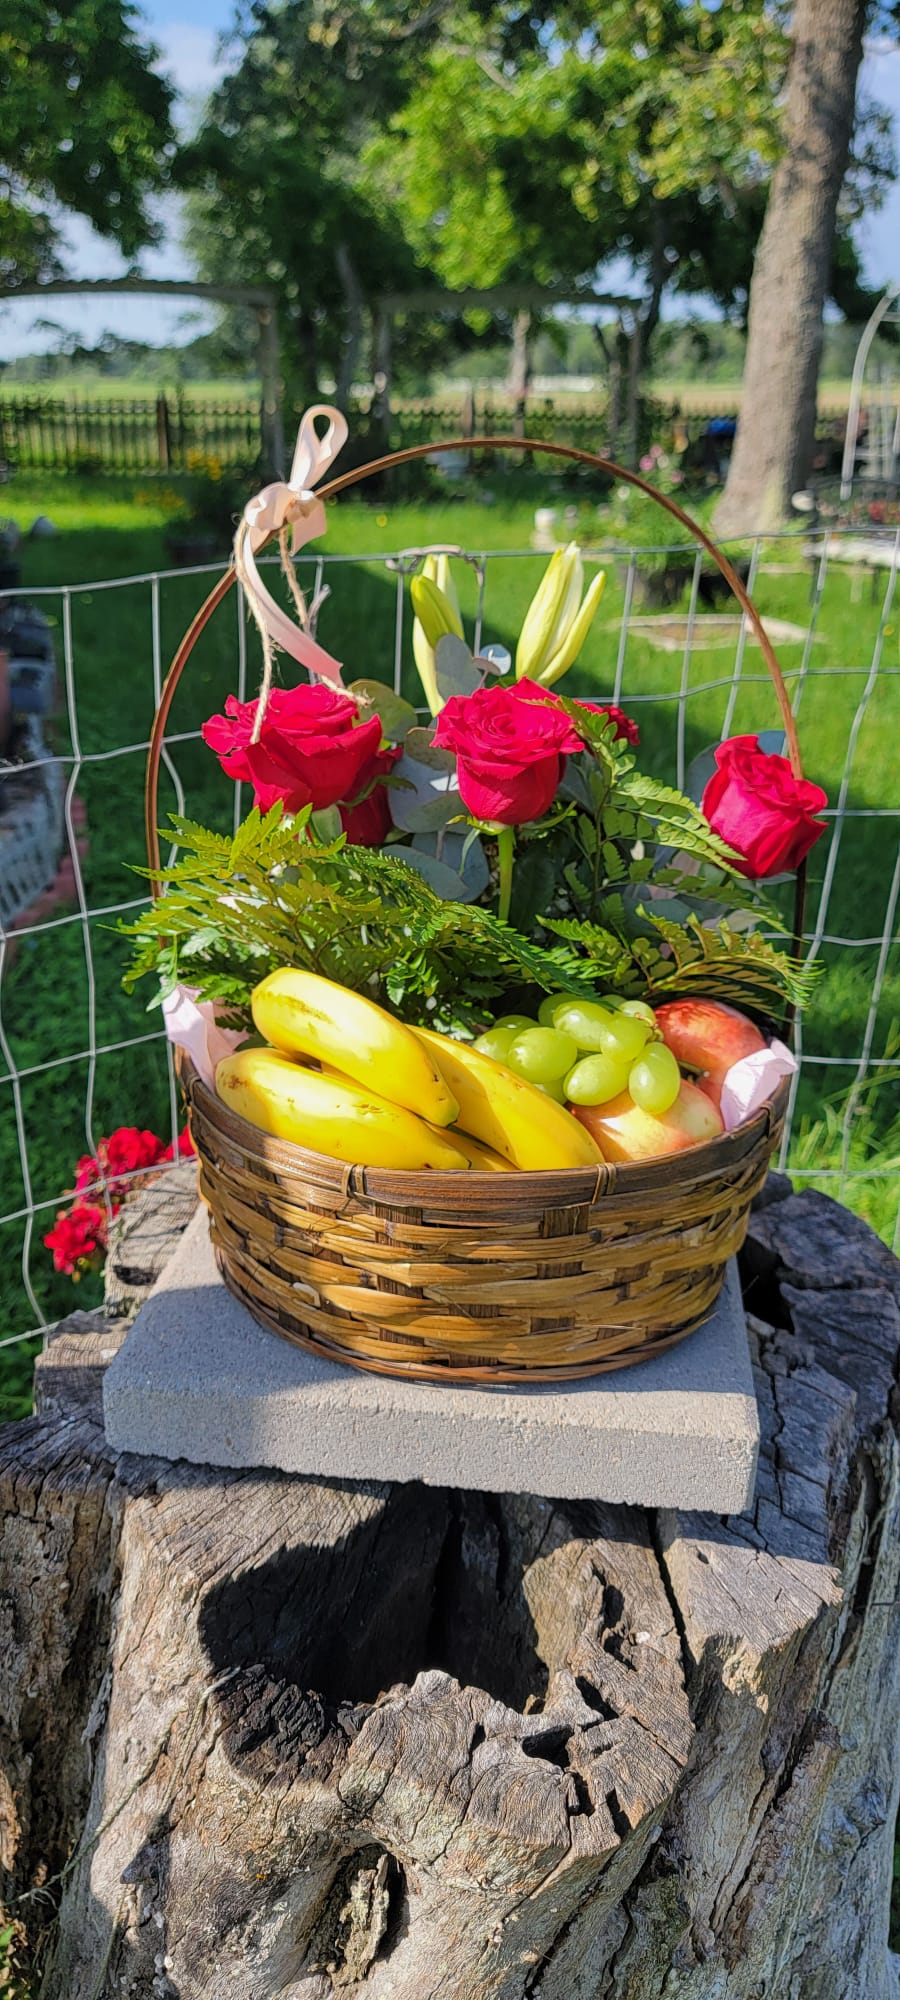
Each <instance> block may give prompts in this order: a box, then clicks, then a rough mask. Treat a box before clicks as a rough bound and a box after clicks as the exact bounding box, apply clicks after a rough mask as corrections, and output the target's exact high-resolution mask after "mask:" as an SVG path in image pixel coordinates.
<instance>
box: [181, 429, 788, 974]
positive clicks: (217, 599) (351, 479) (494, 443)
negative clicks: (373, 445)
mask: <svg viewBox="0 0 900 2000" xmlns="http://www.w3.org/2000/svg"><path fill="white" fill-rule="evenodd" d="M445 451H465V452H471V451H520V452H544V453H547V454H548V455H550V456H552V457H555V458H567V459H570V460H572V461H573V462H574V463H575V464H576V465H587V466H590V467H591V468H592V469H593V470H594V471H595V472H606V473H609V474H610V476H611V477H612V478H613V479H615V480H623V481H624V482H625V483H626V484H627V485H628V486H635V487H637V489H638V491H639V492H640V493H645V494H646V495H647V498H648V499H650V500H655V502H656V504H657V506H658V507H662V508H664V509H665V511H666V513H667V514H671V515H672V516H673V518H674V519H675V520H676V521H680V522H681V524H682V527H685V528H687V529H688V531H689V533H690V534H691V535H692V536H693V537H694V540H695V541H697V542H699V543H700V546H701V548H703V549H705V550H706V553H707V555H708V556H711V557H712V560H713V562H714V563H715V565H716V568H717V569H718V570H719V571H720V572H721V574H722V576H723V577H724V578H725V581H726V583H727V584H728V585H729V587H730V589H731V590H732V592H733V594H734V596H735V597H736V598H737V601H738V603H739V605H740V607H741V610H742V611H743V612H744V615H745V617H746V618H747V620H748V621H749V623H750V625H751V626H752V628H753V633H754V636H755V638H756V641H757V644H758V646H759V649H760V652H761V653H762V656H763V659H764V660H765V663H766V666H767V668H768V671H769V675H770V678H771V681H772V686H773V687H774V689H775V695H776V699H777V701H778V706H779V709H780V711H781V720H782V723H783V726H784V734H785V741H786V744H787V753H788V757H789V759H790V765H791V770H792V772H793V774H794V777H795V778H802V776H803V764H802V761H801V757H800V745H799V742H798V739H797V724H796V722H795V720H794V713H793V710H792V708H791V703H790V697H789V695H788V691H787V688H786V687H785V683H784V676H783V674H782V671H781V668H780V666H779V664H778V661H777V659H776V657H775V652H774V649H773V646H772V642H771V640H770V638H769V635H768V633H767V631H766V629H765V626H764V625H763V622H762V619H761V618H760V615H759V612H758V611H757V609H756V606H755V604H754V603H753V601H752V599H751V597H750V596H749V594H748V592H747V589H746V587H745V585H744V584H743V583H742V582H741V579H740V577H739V576H738V574H737V571H736V569H735V568H734V566H733V564H732V563H730V562H729V560H728V557H727V556H726V555H725V554H724V553H723V551H722V550H721V549H720V548H718V547H717V546H716V543H715V542H714V541H713V540H712V538H711V537H710V536H709V535H708V534H707V533H706V530H705V528H701V526H700V524H699V522H698V521H695V520H693V519H692V517H691V515H690V514H686V513H685V511H684V508H683V507H679V506H678V503H677V501H675V500H672V499H670V497H669V495H668V494H667V493H659V492H657V489H656V487H655V486H651V485H650V484H649V481H648V480H646V479H642V478H641V476H640V474H639V473H637V472H629V470H628V469H627V467H626V466H623V465H616V464H615V462H614V460H613V459H611V458H601V457H600V456H599V455H598V453H596V452H593V451H580V450H579V449H578V448H577V446H575V445H568V444H551V443H549V442H546V441H544V440H542V439H540V438H518V437H475V438H450V439H441V440H439V441H438V442H437V443H435V444H414V445H409V446H407V448H406V449H405V450H404V451H392V452H388V453H387V454H386V455H385V456H384V457H383V458H376V459H373V460H372V461H371V463H369V464H368V465H360V466H355V467H354V468H353V469H352V470H351V471H350V472H344V473H340V474H339V475H338V477H337V478H336V479H332V480H329V482H328V484H327V485H323V486H320V487H319V489H318V491H319V496H320V498H321V499H322V500H327V499H329V498H331V497H332V496H333V495H334V494H336V493H343V492H345V491H346V490H347V488H348V487H350V486H357V485H359V484H360V483H361V482H362V481H363V480H364V479H371V478H372V476H373V474H375V473H378V472H386V471H390V470H391V469H392V468H393V467H394V466H395V465H409V464H411V463H412V461H413V460H415V459H419V458H433V457H435V456H436V455H437V454H438V453H440V452H445ZM234 581H235V571H234V565H233V564H232V565H231V566H230V567H229V568H228V569H227V570H226V571H225V572H224V574H223V575H222V576H221V577H220V578H219V580H218V583H216V584H215V586H214V588H213V589H212V590H211V591H210V593H209V596H208V597H207V599H206V602H205V603H204V604H201V606H200V609H199V611H198V612H197V614H196V616H195V617H194V618H193V619H192V620H191V623H190V625H189V626H188V629H187V631H186V632H185V635H184V638H183V639H182V641H181V644H180V646H179V648H178V651H177V653H176V654H175V658H174V659H173V661H172V665H171V667H170V668H169V672H168V675H167V676H166V680H165V684H164V686H163V690H162V694H161V696H160V701H159V707H158V708H157V711H156V714H155V716H154V718H153V727H152V730H151V732H150V744H149V749H148V753H147V773H146V782H145V787H144V825H145V831H146V839H147V862H148V866H149V868H150V869H151V870H152V871H158V869H159V861H160V856H159V834H158V831H157V817H158V794H159V766H160V759H161V756H162V747H163V741H164V738H165V732H166V724H167V722H168V719H169V711H170V709H171V706H172V702H173V700H174V697H175V692H176V689H177V687H178V684H179V681H180V680H181V676H182V674H183V672H184V669H185V667H186V666H187V663H188V660H189V659H190V656H191V653H192V652H193V650H194V647H195V645H196V643H197V640H198V639H199V637H200V634H201V632H202V631H203V628H204V626H205V625H206V624H207V623H208V621H209V619H210V618H211V617H212V614H213V612H214V611H215V610H216V607H217V606H218V605H219V604H221V602H222V600H223V598H224V597H226V596H227V595H228V592H229V590H230V589H231V586H232V584H233V583H234ZM804 879H805V868H803V867H801V868H800V869H799V870H798V875H797V889H798V895H797V903H796V909H795V922H794V932H795V938H794V942H795V945H798V943H799V941H800V940H801V939H802V929H803V888H804ZM153 894H154V895H156V894H158V885H157V884H156V883H154V884H153Z"/></svg>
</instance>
